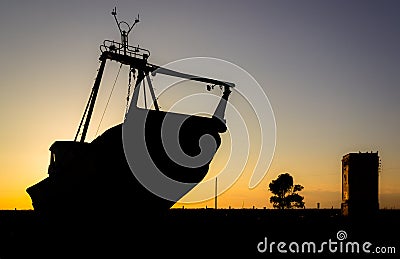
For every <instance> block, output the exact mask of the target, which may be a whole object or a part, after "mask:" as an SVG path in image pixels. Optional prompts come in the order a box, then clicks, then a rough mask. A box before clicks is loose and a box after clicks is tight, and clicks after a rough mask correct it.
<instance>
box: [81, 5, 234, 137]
mask: <svg viewBox="0 0 400 259" xmlns="http://www.w3.org/2000/svg"><path fill="white" fill-rule="evenodd" d="M111 14H112V15H113V16H114V19H115V22H116V23H117V26H118V29H119V32H120V35H121V42H116V41H114V40H104V42H103V44H102V45H100V50H101V52H102V53H101V55H100V58H99V60H100V61H101V64H100V68H99V70H98V72H97V76H96V80H95V82H94V85H93V87H92V91H91V94H90V96H89V100H88V103H87V105H86V108H85V111H84V113H83V116H82V119H81V122H80V124H79V127H78V130H77V132H76V135H75V139H74V141H77V139H78V137H79V135H81V138H80V142H85V138H86V135H87V131H88V129H89V124H90V120H91V117H92V114H93V109H94V105H95V102H96V98H97V94H98V91H99V87H100V83H101V79H102V77H103V72H104V68H105V65H106V61H107V60H113V61H116V62H119V63H121V64H123V65H128V66H129V67H130V70H129V73H132V74H136V75H137V76H136V82H135V90H134V93H133V99H132V102H133V103H134V104H135V105H136V104H137V100H138V95H139V94H138V90H139V87H140V84H142V83H143V87H146V86H145V85H144V78H146V81H147V87H148V88H149V90H150V94H151V98H152V100H153V105H154V108H155V110H156V111H159V106H158V103H157V98H156V96H155V93H154V88H153V85H152V83H151V79H150V75H153V76H154V75H155V74H164V75H168V76H173V77H179V78H184V79H188V80H193V81H197V82H203V83H207V84H208V85H207V90H211V88H214V86H219V87H220V88H221V89H222V88H224V91H223V95H222V98H221V100H220V102H219V104H218V106H217V109H216V110H215V112H214V115H213V117H215V118H218V119H220V120H222V121H223V122H225V119H224V115H225V109H226V103H227V101H228V97H229V94H230V93H231V89H230V88H233V87H235V84H233V83H230V82H225V81H220V80H216V79H212V78H206V77H200V76H196V75H191V74H185V73H181V72H178V71H174V70H170V69H167V68H163V67H160V66H157V65H153V64H150V63H148V62H147V60H148V58H149V56H150V51H149V50H147V49H144V48H140V47H139V45H138V46H130V45H129V44H128V36H129V33H130V32H131V31H132V29H133V27H134V26H135V25H136V24H137V23H138V22H139V15H138V16H137V18H136V19H135V21H134V22H133V24H132V25H129V24H128V23H127V22H124V21H119V20H118V18H117V9H116V8H114V9H113V10H112V12H111ZM125 27H126V28H125ZM136 72H137V73H136ZM132 74H130V75H132Z"/></svg>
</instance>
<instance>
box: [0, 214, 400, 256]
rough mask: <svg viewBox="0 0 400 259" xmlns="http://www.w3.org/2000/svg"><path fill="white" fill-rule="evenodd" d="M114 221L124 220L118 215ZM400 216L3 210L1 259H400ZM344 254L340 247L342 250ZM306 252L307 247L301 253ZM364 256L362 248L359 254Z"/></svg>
mask: <svg viewBox="0 0 400 259" xmlns="http://www.w3.org/2000/svg"><path fill="white" fill-rule="evenodd" d="M113 215H117V213H114V214H113ZM399 216H400V211H399V210H381V211H379V213H378V214H377V215H376V216H375V217H374V218H368V217H361V218H356V219H351V218H347V217H343V216H341V215H340V211H339V210H336V209H319V210H317V209H297V210H288V211H278V210H269V209H230V210H228V209H218V210H214V209H172V210H170V211H169V212H168V213H167V214H166V215H163V216H160V217H157V218H149V217H146V218H143V219H137V218H135V219H132V218H130V219H128V218H129V217H125V218H123V217H121V218H120V217H118V218H116V217H101V215H100V212H99V217H92V218H90V219H86V220H81V221H72V220H70V219H69V218H65V219H60V220H59V221H54V222H48V221H46V220H43V219H42V218H40V217H39V216H38V215H36V214H35V212H34V211H29V210H28V211H0V259H7V258H158V257H161V256H162V257H164V258H167V257H168V258H199V256H207V257H210V258H215V257H217V256H219V257H220V258H229V257H231V258H233V257H234V258H283V257H284V256H285V257H291V258H296V257H298V256H303V257H305V258H312V257H314V258H315V257H326V256H327V257H331V258H337V257H341V256H342V257H345V256H347V258H356V257H357V258H358V257H359V256H363V257H369V258H371V257H372V256H374V257H376V255H377V254H376V253H374V254H372V253H370V254H366V253H364V252H363V251H360V253H358V254H357V253H344V252H342V253H340V252H339V250H338V251H337V252H335V253H331V252H329V249H328V247H325V249H324V251H323V252H322V253H308V252H306V253H301V251H300V253H291V252H290V251H289V252H288V253H287V254H282V253H279V252H278V251H277V248H276V244H277V243H279V242H282V241H283V242H286V243H287V245H286V247H285V248H284V249H286V250H288V246H289V244H290V243H291V242H296V243H299V244H300V245H301V244H302V243H303V242H314V243H316V244H317V250H318V249H319V248H320V245H321V243H322V242H324V241H326V242H328V240H329V239H331V240H332V241H338V239H337V237H336V235H337V232H338V231H340V230H344V231H345V232H346V233H347V239H345V240H343V242H350V241H351V242H355V241H357V242H358V243H360V244H361V245H362V244H363V243H364V242H366V241H368V242H370V243H372V246H371V247H370V248H369V249H370V250H371V251H372V250H373V249H375V247H377V246H379V247H386V248H387V247H395V249H396V253H395V254H393V253H391V254H389V253H387V254H384V255H383V254H379V257H378V258H399V257H398V256H399V254H400V238H399V235H400V231H399V230H400V221H399V219H400V217H399ZM265 237H267V240H268V244H270V243H271V242H276V244H275V246H274V247H273V252H272V253H271V252H269V251H267V252H265V253H260V252H258V250H257V244H258V243H259V242H261V241H263V240H264V238H265ZM338 248H339V246H338ZM300 249H301V248H300ZM360 250H362V248H360Z"/></svg>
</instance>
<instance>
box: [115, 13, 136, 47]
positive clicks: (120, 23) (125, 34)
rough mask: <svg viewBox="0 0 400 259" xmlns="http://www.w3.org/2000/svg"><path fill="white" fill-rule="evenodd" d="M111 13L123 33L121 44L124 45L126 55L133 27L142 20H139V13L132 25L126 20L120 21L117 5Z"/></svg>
mask: <svg viewBox="0 0 400 259" xmlns="http://www.w3.org/2000/svg"><path fill="white" fill-rule="evenodd" d="M111 15H112V16H114V19H115V22H116V23H117V26H118V29H119V32H120V34H121V44H122V47H123V49H124V55H126V49H127V48H128V45H129V44H128V43H129V42H128V34H129V33H130V32H131V30H132V29H133V27H134V26H135V25H136V24H137V23H139V22H140V20H139V14H138V16H137V18H135V21H134V22H133V24H132V25H129V24H128V23H127V22H125V21H118V18H117V7H114V9H113V10H112V12H111ZM122 27H127V28H126V29H124V28H122Z"/></svg>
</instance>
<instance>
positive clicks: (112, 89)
mask: <svg viewBox="0 0 400 259" xmlns="http://www.w3.org/2000/svg"><path fill="white" fill-rule="evenodd" d="M121 67H122V63H121V64H120V65H119V69H118V73H117V76H116V77H115V80H114V84H113V86H112V88H111V92H110V95H109V96H108V100H107V103H106V107H104V111H103V114H102V115H101V119H100V122H99V126H98V127H97V130H96V135H95V136H97V133H98V132H99V129H100V125H101V122H102V121H103V118H104V114H105V113H106V110H107V107H108V103H109V102H110V99H111V96H112V94H113V91H114V88H115V84H116V83H117V80H118V76H119V72H120V71H121Z"/></svg>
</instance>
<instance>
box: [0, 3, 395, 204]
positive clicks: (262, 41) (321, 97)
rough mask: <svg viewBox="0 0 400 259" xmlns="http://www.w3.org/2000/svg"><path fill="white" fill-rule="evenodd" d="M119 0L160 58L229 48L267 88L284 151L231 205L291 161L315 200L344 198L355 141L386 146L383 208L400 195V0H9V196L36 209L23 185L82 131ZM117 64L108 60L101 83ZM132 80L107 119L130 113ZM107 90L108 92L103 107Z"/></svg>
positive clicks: (1, 60) (122, 13)
mask: <svg viewBox="0 0 400 259" xmlns="http://www.w3.org/2000/svg"><path fill="white" fill-rule="evenodd" d="M115 5H117V7H118V16H119V18H121V19H122V20H127V21H129V22H130V21H133V19H134V17H136V15H137V14H138V13H140V17H141V22H140V23H139V24H138V25H137V27H136V28H135V30H134V32H133V35H131V37H130V43H131V44H132V45H137V44H140V46H142V47H145V48H148V49H150V51H151V53H152V55H151V57H150V61H151V62H152V63H155V64H160V65H162V64H165V63H168V62H172V61H175V60H178V59H182V58H188V57H197V56H202V57H204V56H206V57H215V58H219V59H223V60H226V61H229V62H232V63H234V64H236V65H238V66H240V67H242V68H243V69H245V70H246V71H248V72H249V73H250V74H251V75H252V76H253V77H254V78H255V79H256V80H257V81H258V83H259V84H260V85H261V86H262V87H263V89H264V91H265V92H266V93H267V95H268V98H269V101H270V102H271V105H272V108H273V110H274V113H275V118H276V123H277V142H276V152H275V156H274V160H273V162H272V164H271V167H270V170H269V172H268V173H267V176H266V177H265V179H264V180H263V182H262V183H261V184H260V185H259V187H257V188H256V189H254V190H248V189H246V188H247V183H248V177H249V176H248V175H246V174H245V175H243V177H244V178H246V177H247V178H246V179H245V180H244V181H243V184H241V183H240V182H238V184H237V185H236V186H235V187H233V188H231V190H229V191H227V192H226V193H225V194H223V195H222V197H221V199H220V203H221V206H222V207H227V206H229V205H231V206H232V207H241V206H242V204H245V206H247V207H250V206H253V205H254V206H256V207H264V206H267V207H270V204H269V203H268V197H269V193H268V191H267V188H268V187H267V185H268V183H269V182H270V181H271V180H272V179H274V178H276V176H277V175H278V174H280V173H282V172H289V173H291V174H292V175H293V176H294V178H295V181H296V182H298V183H301V184H302V185H304V186H305V189H304V195H305V197H306V206H307V207H315V206H316V202H320V203H321V207H327V208H330V207H331V206H334V207H339V206H340V199H341V195H340V191H341V187H340V186H341V177H340V173H341V167H340V166H341V164H340V163H341V162H340V160H341V158H342V156H343V155H345V154H346V153H349V152H358V151H362V152H365V151H379V154H380V157H381V160H382V173H381V176H380V202H381V207H387V208H391V207H396V208H399V207H400V190H399V185H400V159H399V158H400V149H399V147H400V138H399V137H398V133H399V132H400V119H399V116H398V113H399V110H400V102H399V99H400V90H399V86H400V51H399V47H398V46H400V16H399V13H400V2H399V1H394V0H393V1H390V0H375V1H371V0H332V1H322V0H297V1H295V0H292V1H285V0H279V1H278V0H275V1H251V0H250V1H215V0H214V1H209V0H205V1H148V0H146V1H105V0H104V1H76V0H72V1H1V3H0V89H1V95H0V121H1V130H0V143H1V146H0V208H14V207H17V208H30V199H29V196H28V195H27V194H26V193H25V189H26V187H28V186H30V185H32V184H33V183H36V182H38V181H39V180H41V179H43V178H45V177H46V171H47V165H48V158H49V152H48V148H49V146H50V145H51V144H52V143H53V141H54V140H57V139H58V140H59V139H73V137H74V135H75V132H76V129H77V127H78V124H79V120H80V117H81V115H82V112H83V109H84V106H85V104H86V100H87V98H88V95H89V92H90V89H91V87H92V84H93V80H94V77H95V75H96V69H97V68H98V56H99V54H100V50H99V48H98V46H99V45H100V44H101V43H102V41H103V40H104V39H115V40H119V34H118V31H117V29H116V25H115V22H114V20H113V17H112V16H111V14H110V12H111V10H112V8H113V7H114V6H115ZM116 70H117V65H115V64H114V66H113V65H110V66H109V70H107V71H106V73H105V81H104V82H105V83H104V84H107V83H108V85H111V84H112V81H113V79H114V77H115V74H116ZM125 72H126V71H125ZM123 80H125V82H126V78H125V79H121V82H120V83H121V85H122V86H121V87H120V88H119V89H116V92H115V94H114V96H113V99H112V100H113V102H112V104H111V105H110V111H109V112H108V113H107V116H106V117H105V119H104V121H103V123H102V128H101V131H103V130H104V129H106V128H107V127H108V126H110V125H113V124H115V123H117V122H120V121H121V119H122V116H123V112H124V107H125V95H126V84H125V85H124V81H123ZM108 93H109V88H108V89H105V90H103V92H102V91H100V96H99V103H98V105H99V106H100V107H104V105H105V102H106V99H107V97H108ZM101 111H102V109H100V108H99V111H98V112H97V115H94V120H93V123H94V124H93V125H97V124H98V121H99V117H100V116H101ZM96 123H97V124H96ZM95 130H96V127H94V129H92V132H89V138H93V137H94V133H95ZM209 206H213V201H210V202H209Z"/></svg>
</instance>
